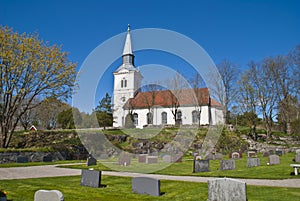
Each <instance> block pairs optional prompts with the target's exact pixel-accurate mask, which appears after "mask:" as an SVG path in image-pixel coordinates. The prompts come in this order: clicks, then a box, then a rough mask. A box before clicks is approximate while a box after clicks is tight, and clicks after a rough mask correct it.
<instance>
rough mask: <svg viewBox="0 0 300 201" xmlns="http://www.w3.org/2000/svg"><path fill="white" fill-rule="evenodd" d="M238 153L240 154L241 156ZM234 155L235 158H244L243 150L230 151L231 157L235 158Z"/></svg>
mask: <svg viewBox="0 0 300 201" xmlns="http://www.w3.org/2000/svg"><path fill="white" fill-rule="evenodd" d="M237 154H239V156H238V155H237ZM233 155H234V156H233ZM233 157H235V159H237V157H239V158H242V152H241V151H234V152H230V153H229V158H233Z"/></svg>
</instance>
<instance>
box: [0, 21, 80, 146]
mask: <svg viewBox="0 0 300 201" xmlns="http://www.w3.org/2000/svg"><path fill="white" fill-rule="evenodd" d="M0 49H1V50H0V105H1V108H2V109H1V114H0V116H1V118H0V120H1V122H0V127H1V130H0V147H3V148H7V147H8V146H9V143H10V140H11V137H12V135H13V133H14V131H15V128H16V126H17V125H18V123H19V122H20V118H21V117H22V116H23V115H24V114H25V113H26V111H28V110H30V109H31V108H34V107H36V106H37V105H38V103H36V104H34V103H33V102H34V100H35V99H36V98H38V97H40V98H43V99H45V98H48V97H56V98H58V99H66V98H68V97H69V96H70V95H71V92H72V88H73V86H74V81H75V77H76V64H74V63H72V62H70V61H69V60H68V58H67V53H65V52H62V51H61V47H58V46H56V45H53V46H50V45H49V44H48V43H47V42H44V41H42V40H40V39H39V38H38V36H37V35H31V34H26V33H23V34H20V33H17V32H14V31H13V30H12V29H11V28H8V27H0Z"/></svg>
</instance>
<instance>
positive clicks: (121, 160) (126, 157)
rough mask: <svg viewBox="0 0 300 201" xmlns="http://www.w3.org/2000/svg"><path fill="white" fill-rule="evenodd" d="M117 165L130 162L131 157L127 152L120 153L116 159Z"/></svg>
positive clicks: (126, 164) (124, 164) (125, 164)
mask: <svg viewBox="0 0 300 201" xmlns="http://www.w3.org/2000/svg"><path fill="white" fill-rule="evenodd" d="M118 163H119V165H123V166H128V165H130V164H131V157H130V155H129V154H121V155H120V156H119V159H118Z"/></svg>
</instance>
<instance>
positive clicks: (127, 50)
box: [123, 24, 133, 56]
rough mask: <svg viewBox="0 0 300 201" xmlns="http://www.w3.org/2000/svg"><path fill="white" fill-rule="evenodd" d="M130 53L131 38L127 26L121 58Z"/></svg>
mask: <svg viewBox="0 0 300 201" xmlns="http://www.w3.org/2000/svg"><path fill="white" fill-rule="evenodd" d="M128 54H131V55H133V53H132V47H131V37H130V25H129V24H128V28H127V35H126V41H125V45H124V49H123V56H124V55H128Z"/></svg>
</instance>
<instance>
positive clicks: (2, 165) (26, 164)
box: [0, 160, 86, 168]
mask: <svg viewBox="0 0 300 201" xmlns="http://www.w3.org/2000/svg"><path fill="white" fill-rule="evenodd" d="M85 162H86V161H83V160H81V161H80V160H65V161H55V162H29V163H3V164H0V168H8V167H27V166H40V165H56V164H71V163H85Z"/></svg>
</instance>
